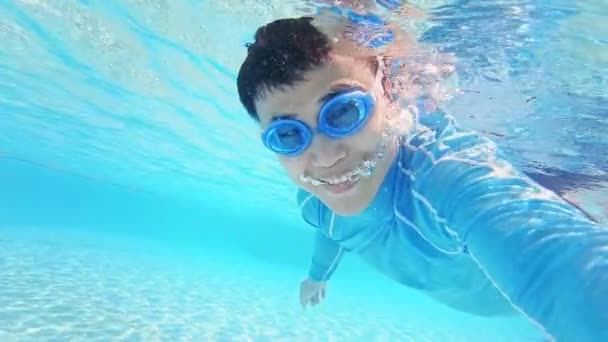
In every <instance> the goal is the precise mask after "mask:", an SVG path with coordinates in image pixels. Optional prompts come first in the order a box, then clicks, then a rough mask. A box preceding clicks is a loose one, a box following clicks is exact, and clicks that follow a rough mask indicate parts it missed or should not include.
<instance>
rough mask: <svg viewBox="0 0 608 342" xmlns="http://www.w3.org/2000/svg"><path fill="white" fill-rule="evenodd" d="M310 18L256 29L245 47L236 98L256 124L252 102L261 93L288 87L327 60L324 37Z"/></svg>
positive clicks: (325, 36)
mask: <svg viewBox="0 0 608 342" xmlns="http://www.w3.org/2000/svg"><path fill="white" fill-rule="evenodd" d="M312 21H313V18H312V17H300V18H288V19H279V20H276V21H273V22H271V23H269V24H266V25H264V26H262V27H260V28H259V29H258V30H257V31H256V33H255V41H254V42H253V43H248V44H247V45H246V47H247V57H246V58H245V61H244V62H243V64H242V65H241V68H240V70H239V74H238V77H237V88H238V93H239V98H240V100H241V103H242V105H243V106H244V107H245V109H246V110H247V112H248V113H249V115H250V116H251V117H252V118H253V119H255V120H258V121H259V117H258V113H257V110H256V108H255V101H256V100H259V99H260V98H261V96H263V93H264V92H265V91H269V90H271V89H273V88H281V87H284V86H290V85H293V84H294V83H296V82H297V81H301V80H303V74H304V73H305V72H306V71H308V70H310V69H313V68H315V67H318V66H320V65H322V64H323V63H324V62H326V61H327V60H328V59H329V53H330V51H331V44H330V41H329V38H328V37H327V35H325V34H324V33H322V32H321V31H319V30H318V29H317V28H316V27H315V26H314V25H313V24H312Z"/></svg>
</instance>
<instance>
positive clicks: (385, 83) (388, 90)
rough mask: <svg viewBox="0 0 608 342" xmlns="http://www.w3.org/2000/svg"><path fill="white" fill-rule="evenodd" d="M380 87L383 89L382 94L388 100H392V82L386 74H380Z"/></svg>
mask: <svg viewBox="0 0 608 342" xmlns="http://www.w3.org/2000/svg"><path fill="white" fill-rule="evenodd" d="M382 89H383V90H384V96H386V98H387V99H389V101H390V102H393V101H394V100H395V99H394V98H393V82H392V81H391V80H390V79H389V78H388V76H386V75H385V76H382Z"/></svg>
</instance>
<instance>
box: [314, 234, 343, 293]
mask: <svg viewBox="0 0 608 342" xmlns="http://www.w3.org/2000/svg"><path fill="white" fill-rule="evenodd" d="M343 254H344V249H343V248H342V247H341V246H340V245H338V243H336V242H335V241H333V240H331V239H330V238H328V237H327V236H325V234H323V233H322V232H321V231H317V232H316V233H315V241H314V246H313V253H312V260H311V264H310V269H309V271H308V278H310V279H312V280H314V281H316V282H326V281H328V280H329V279H330V278H331V276H332V275H333V273H334V272H335V270H336V268H338V265H339V264H340V260H341V259H342V255H343Z"/></svg>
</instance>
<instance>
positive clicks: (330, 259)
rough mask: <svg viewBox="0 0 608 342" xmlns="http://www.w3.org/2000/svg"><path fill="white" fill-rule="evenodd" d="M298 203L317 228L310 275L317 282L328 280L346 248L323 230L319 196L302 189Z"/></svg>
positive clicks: (304, 217) (307, 218)
mask: <svg viewBox="0 0 608 342" xmlns="http://www.w3.org/2000/svg"><path fill="white" fill-rule="evenodd" d="M298 205H299V206H300V210H301V212H302V217H303V219H304V221H306V222H307V223H308V224H310V225H311V226H313V227H315V228H316V229H315V236H314V241H313V252H312V260H311V264H310V269H309V271H308V277H309V278H310V279H312V280H314V281H317V282H322V281H328V280H329V279H330V278H331V277H332V275H333V273H334V272H335V270H336V269H337V267H338V265H339V264H340V261H341V259H342V255H343V253H344V249H343V247H342V246H340V245H339V244H338V243H337V242H336V241H334V240H333V239H331V238H330V237H328V236H327V235H326V234H325V233H324V232H323V227H322V226H321V224H322V222H321V215H320V213H321V209H322V208H321V203H320V202H319V200H318V199H317V198H315V197H314V196H313V195H312V194H309V193H307V192H305V191H301V190H300V191H299V192H298Z"/></svg>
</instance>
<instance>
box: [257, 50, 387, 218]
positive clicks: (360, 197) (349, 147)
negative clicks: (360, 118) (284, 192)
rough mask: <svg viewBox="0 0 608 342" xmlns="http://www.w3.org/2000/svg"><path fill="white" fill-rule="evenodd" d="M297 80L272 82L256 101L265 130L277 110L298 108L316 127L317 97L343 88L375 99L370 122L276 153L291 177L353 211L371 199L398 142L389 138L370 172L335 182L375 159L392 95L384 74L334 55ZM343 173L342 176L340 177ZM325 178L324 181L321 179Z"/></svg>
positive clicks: (335, 205)
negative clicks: (292, 152)
mask: <svg viewBox="0 0 608 342" xmlns="http://www.w3.org/2000/svg"><path fill="white" fill-rule="evenodd" d="M303 79H304V80H303V81H300V82H297V83H296V84H295V85H294V86H289V87H282V88H273V89H271V90H269V91H266V92H265V93H264V94H262V95H263V96H262V97H261V99H259V100H258V101H256V104H255V105H256V109H257V112H258V116H259V118H260V125H261V128H262V129H263V130H265V129H266V128H267V127H268V125H269V124H270V123H271V122H272V119H273V116H279V117H280V116H281V115H283V114H284V113H290V114H292V113H294V114H296V115H297V116H296V117H295V118H296V119H299V120H301V121H303V122H305V123H306V124H307V125H309V126H310V127H311V128H312V129H313V130H314V131H315V132H316V129H317V126H318V124H317V120H318V115H319V110H320V107H321V105H322V103H320V102H319V99H321V98H322V97H324V96H325V95H327V94H328V93H331V92H334V91H335V90H342V89H344V88H353V87H358V88H360V89H362V90H364V91H366V92H368V93H370V94H371V95H372V96H373V98H374V101H375V107H374V112H373V113H371V118H370V119H369V121H368V122H367V124H366V125H365V126H364V127H363V128H362V129H361V130H360V131H358V132H357V133H356V134H354V135H350V136H347V137H344V138H340V139H335V138H330V137H328V136H325V135H323V134H320V133H316V134H314V136H313V140H312V144H311V145H310V146H309V147H308V149H306V150H305V151H304V152H303V153H302V154H300V155H297V156H293V157H289V156H284V155H278V158H279V161H280V163H281V165H282V166H283V168H284V169H285V170H286V172H287V174H288V175H289V177H290V178H291V179H292V180H293V182H295V183H296V185H298V186H299V187H301V188H303V189H305V190H307V191H309V192H310V193H312V194H314V195H315V196H317V197H318V198H319V199H320V200H321V201H323V202H324V203H325V204H326V205H327V206H328V207H330V208H331V209H332V210H333V211H335V212H336V213H337V214H339V215H355V214H357V213H359V212H361V211H362V210H364V209H365V208H367V206H368V205H369V204H370V202H371V201H372V200H373V198H374V196H375V195H376V192H377V191H378V188H379V187H380V185H381V184H382V181H383V179H384V177H385V176H386V173H387V171H388V169H389V167H390V164H391V162H392V161H393V159H394V154H395V147H394V146H393V144H390V145H389V147H388V149H387V150H386V151H385V157H384V158H382V159H380V160H379V161H378V163H377V166H376V170H375V172H374V173H373V174H372V175H371V176H363V175H361V176H359V177H355V178H358V179H357V180H355V181H354V182H345V183H341V184H337V185H332V184H329V183H336V180H338V179H340V178H341V176H344V175H349V174H351V175H352V172H353V171H354V170H356V169H357V167H359V166H361V165H362V164H363V162H364V161H366V160H374V158H376V154H377V151H378V146H380V145H381V143H382V142H383V141H384V140H383V132H384V131H385V127H386V119H385V118H386V115H388V110H389V104H388V99H387V97H386V96H385V95H384V90H383V87H382V81H381V77H379V76H378V77H377V76H376V75H374V74H373V71H372V70H371V68H370V66H369V64H368V63H366V62H364V61H362V60H360V59H355V58H353V57H349V56H341V55H332V56H331V58H330V60H329V61H328V62H327V63H325V64H324V65H322V66H320V67H318V68H315V69H312V70H310V71H308V72H306V73H305V74H304V77H303ZM342 179H344V177H342ZM319 183H321V184H319Z"/></svg>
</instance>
